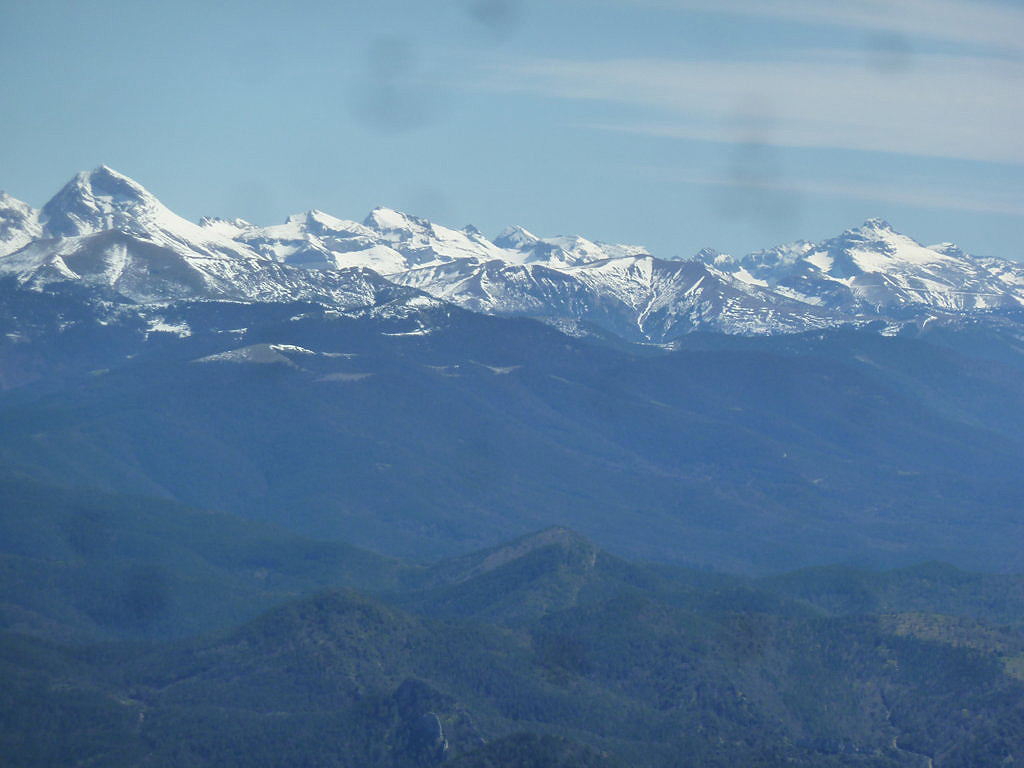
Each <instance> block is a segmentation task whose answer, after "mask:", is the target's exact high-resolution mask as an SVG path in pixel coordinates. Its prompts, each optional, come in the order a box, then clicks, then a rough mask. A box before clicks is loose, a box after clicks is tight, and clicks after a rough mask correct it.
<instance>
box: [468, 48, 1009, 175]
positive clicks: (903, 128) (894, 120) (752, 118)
mask: <svg viewBox="0 0 1024 768" xmlns="http://www.w3.org/2000/svg"><path fill="white" fill-rule="evenodd" d="M1022 83H1024V61H1013V60H1007V59H993V58H989V57H976V56H975V57H972V56H946V55H919V56H917V57H915V65H914V66H913V67H912V68H910V69H908V70H907V71H905V72H902V73H900V74H899V75H898V76H884V77H883V76H881V75H880V74H879V73H878V72H877V71H873V70H871V69H870V68H868V67H865V66H864V62H863V60H862V59H861V58H858V57H857V56H855V55H853V54H850V53H848V52H839V51H836V52H829V51H818V52H805V53H803V54H799V55H795V54H791V55H788V56H786V57H779V58H776V59H772V60H766V61H750V60H743V61H730V60H721V59H715V60H709V59H702V60H671V59H669V60H660V59H659V60H655V59H619V60H567V59H544V60H536V59H529V60H518V61H505V62H502V63H500V64H498V65H496V66H494V67H493V68H491V69H490V70H489V71H488V72H487V73H486V74H484V75H483V77H482V80H481V81H480V82H479V83H478V85H481V86H482V87H486V88H491V89H497V90H505V91H513V92H522V93H526V94H531V95H537V96H544V97H549V98H555V99H567V100H588V101H597V102H604V103H607V104H609V105H611V107H612V109H611V110H610V114H609V117H608V119H607V120H606V121H605V122H604V123H602V124H601V125H600V127H603V128H606V129H611V130H617V131H627V132H634V133H640V134H647V135H653V136H663V137H676V138H681V139H697V140H704V141H720V142H756V143H761V144H766V145H777V146H790V147H821V148H841V149H854V150H865V151H875V152H894V153H901V154H913V155H929V156H936V157H944V158H961V159H971V160H982V161H989V162H998V163H1012V164H1024V142H1021V140H1020V137H1021V136H1022V135H1024V99H1021V98H1020V95H1021V84H1022Z"/></svg>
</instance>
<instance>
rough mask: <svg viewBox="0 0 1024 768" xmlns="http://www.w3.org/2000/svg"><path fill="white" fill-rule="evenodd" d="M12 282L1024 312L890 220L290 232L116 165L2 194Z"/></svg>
mask: <svg viewBox="0 0 1024 768" xmlns="http://www.w3.org/2000/svg"><path fill="white" fill-rule="evenodd" d="M0 275H8V276H11V277H13V278H14V279H15V280H16V282H17V285H19V286H21V287H24V288H29V289H34V290H43V289H53V288H56V287H58V286H62V285H69V284H74V285H79V286H83V287H87V288H88V289H89V290H92V291H95V292H97V293H98V294H99V295H102V296H104V297H106V298H107V299H109V300H113V301H118V302H130V303H134V304H138V305H152V304H159V303H161V302H167V301H175V300H231V301H245V302H281V301H310V302H316V303H318V304H321V305H324V306H329V307H331V308H334V309H338V310H341V311H348V310H352V309H356V308H361V307H367V306H373V305H377V304H380V303H381V299H382V298H384V297H386V298H388V299H389V300H393V304H394V305H393V307H392V311H396V312H402V311H403V310H402V307H403V306H404V307H406V308H408V307H409V306H413V307H420V306H424V305H429V304H430V303H431V302H432V301H434V302H436V301H441V302H445V303H447V304H452V305H456V306H458V307H461V308H463V309H468V310H471V311H474V312H482V313H487V314H493V315H500V316H526V317H532V318H537V319H541V320H543V321H545V322H548V323H550V324H552V325H555V326H556V327H558V328H559V329H560V330H562V331H563V332H567V333H571V334H576V335H592V334H595V333H596V334H602V333H604V334H607V333H611V334H614V335H616V336H618V337H621V338H623V339H625V340H627V341H632V342H644V343H666V342H670V341H673V340H675V339H678V338H679V337H681V336H683V335H685V334H687V333H692V332H694V331H716V332H724V333H730V334H746V335H752V334H777V333H792V332H802V331H808V330H814V329H821V328H828V327H836V326H841V325H858V326H863V325H868V324H876V325H877V327H878V329H879V330H881V331H882V332H885V333H898V332H900V331H901V330H904V329H908V328H909V329H916V328H920V327H921V326H923V325H924V324H926V323H935V322H939V323H958V322H963V321H965V320H977V319H981V320H983V321H1001V320H1002V319H1003V318H1004V317H1005V316H1010V317H1012V318H1016V317H1017V316H1018V314H1019V313H1020V312H1021V310H1024V265H1021V264H1020V263H1018V262H1015V261H1010V260H1001V259H994V258H979V257H974V256H971V255H969V254H966V253H964V252H963V251H962V250H961V249H960V248H959V247H957V246H956V245H954V244H952V243H942V244H939V245H933V246H929V247H925V246H922V245H920V244H918V243H916V242H915V241H914V240H912V239H911V238H909V237H907V236H905V235H901V234H899V233H897V232H896V231H895V230H893V228H892V227H891V226H890V225H889V224H887V223H886V222H884V221H882V220H880V219H871V220H869V221H867V222H865V223H864V224H863V225H861V226H860V227H857V228H854V229H850V230H848V231H846V232H843V233H842V234H840V235H838V236H837V237H834V238H832V239H829V240H826V241H824V242H822V243H817V244H814V243H807V242H799V243H794V244H790V245H785V246H780V247H776V248H772V249H768V250H765V251H760V252H757V253H753V254H749V255H747V256H742V257H733V256H729V255H726V254H721V253H718V252H716V251H713V250H710V249H706V250H704V251H701V252H700V253H699V254H697V255H696V256H695V257H694V258H692V259H689V260H676V259H663V258H658V257H656V256H654V255H651V254H650V253H648V251H647V249H645V248H643V247H642V246H635V245H614V244H607V243H600V242H594V241H591V240H588V239H586V238H584V237H579V236H572V237H552V238H541V237H537V236H536V235H533V234H531V233H530V232H528V231H527V230H526V229H524V228H522V227H518V226H516V227H510V228H508V229H506V230H505V231H503V232H502V233H500V234H499V235H498V236H496V237H495V238H494V239H493V240H489V239H487V238H486V237H484V236H483V235H482V234H481V233H480V232H479V231H477V230H476V229H475V228H473V227H471V226H467V227H464V228H462V229H450V228H448V227H444V226H441V225H439V224H435V223H432V222H430V221H427V220H425V219H421V218H417V217H415V216H410V215H408V214H404V213H400V212H398V211H395V210H391V209H388V208H377V209H375V210H373V211H371V212H370V214H369V215H368V216H367V217H366V219H365V220H364V221H363V222H362V223H358V222H355V221H348V220H343V219H338V218H335V217H334V216H331V215H328V214H326V213H323V212H321V211H316V210H313V211H309V212H307V213H304V214H298V215H295V216H291V217H289V218H288V220H287V221H286V222H285V223H284V224H280V225H274V226H258V225H255V224H251V223H249V222H247V221H243V220H238V219H236V220H225V219H219V218H204V219H202V220H200V221H199V222H198V223H192V222H189V221H187V220H185V219H183V218H181V217H180V216H177V215H176V214H174V213H173V212H172V211H170V210H169V209H168V208H166V207H165V206H164V205H163V204H162V203H160V201H159V200H158V199H157V198H156V197H155V196H153V195H152V194H151V193H150V192H148V191H147V190H146V189H145V188H143V187H142V186H141V185H139V184H138V183H137V182H135V181H133V180H132V179H130V178H128V177H126V176H124V175H122V174H120V173H118V172H116V171H114V170H113V169H111V168H108V167H106V166H100V167H99V168H96V169H95V170H93V171H90V172H86V173H80V174H78V175H77V176H75V177H74V178H73V179H72V180H71V181H70V182H69V183H68V184H67V185H66V186H65V187H64V188H63V189H62V190H61V191H60V192H58V193H57V194H56V195H55V196H54V197H53V199H51V200H50V201H49V202H48V203H46V204H45V205H44V206H43V207H42V209H40V210H35V209H32V208H31V207H30V206H28V205H26V204H24V203H22V202H20V201H18V200H16V199H14V198H13V197H10V196H9V195H6V194H2V195H0ZM405 311H408V310H405Z"/></svg>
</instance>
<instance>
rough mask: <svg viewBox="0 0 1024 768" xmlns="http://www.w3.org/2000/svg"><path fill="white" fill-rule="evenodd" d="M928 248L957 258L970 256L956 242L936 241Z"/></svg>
mask: <svg viewBox="0 0 1024 768" xmlns="http://www.w3.org/2000/svg"><path fill="white" fill-rule="evenodd" d="M928 250H930V251H935V252H936V253H941V254H942V255H943V256H951V257H953V258H955V259H965V258H968V254H967V253H966V252H965V251H964V250H963V248H961V247H960V246H959V245H957V244H956V243H936V244H935V245H929V246H928Z"/></svg>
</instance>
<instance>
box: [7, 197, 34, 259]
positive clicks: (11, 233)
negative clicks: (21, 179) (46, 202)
mask: <svg viewBox="0 0 1024 768" xmlns="http://www.w3.org/2000/svg"><path fill="white" fill-rule="evenodd" d="M39 237H42V227H41V226H40V224H39V211H37V210H36V209H35V208H33V207H32V206H30V205H29V204H28V203H23V202H22V201H21V200H18V199H17V198H16V197H11V195H9V194H7V193H6V192H0V256H4V255H6V254H8V253H13V252H14V251H16V250H18V249H19V248H21V247H22V246H24V245H27V244H28V243H30V242H31V241H32V240H35V239H36V238H39Z"/></svg>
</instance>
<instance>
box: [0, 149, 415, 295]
mask: <svg viewBox="0 0 1024 768" xmlns="http://www.w3.org/2000/svg"><path fill="white" fill-rule="evenodd" d="M10 210H15V211H22V209H20V208H16V207H15V206H13V205H12V206H10ZM22 213H23V216H22V224H21V229H20V230H12V233H13V234H12V235H10V236H9V241H10V242H12V243H15V244H16V243H17V242H18V241H19V239H21V240H24V239H26V237H27V238H28V242H27V244H25V245H23V246H22V247H20V248H19V249H17V250H13V251H12V252H9V253H7V254H6V255H5V256H3V258H0V275H3V274H8V275H14V276H15V278H16V279H17V281H18V283H19V284H20V285H22V286H23V287H27V288H30V289H35V290H43V289H45V288H47V287H48V286H51V285H55V284H61V283H76V284H80V285H84V286H87V287H89V288H93V289H96V290H99V291H102V292H104V293H108V294H114V295H117V296H120V297H121V298H122V299H126V300H129V301H132V302H135V303H140V304H146V303H157V302H165V301H173V300H179V299H233V300H239V301H296V300H311V301H321V302H327V303H331V304H336V305H338V306H340V307H352V306H364V305H366V304H368V303H373V302H374V301H375V300H376V298H377V296H378V294H379V293H380V292H381V291H386V292H391V293H395V291H394V286H393V285H392V284H390V283H388V282H387V281H385V280H383V279H382V278H381V277H380V275H379V274H377V273H376V272H374V271H372V270H369V269H366V268H363V267H360V266H354V267H347V268H343V269H338V268H335V269H331V270H319V271H310V270H307V269H302V268H298V267H293V266H290V265H288V264H287V263H282V261H281V260H279V259H276V258H273V257H272V256H270V255H265V254H263V253H260V252H259V251H258V250H256V249H254V248H253V247H251V246H249V245H248V244H247V243H245V242H244V241H240V240H236V239H233V238H232V237H231V236H230V235H231V232H230V231H227V232H226V231H225V229H224V228H215V227H209V226H207V227H203V226H199V225H197V224H193V223H192V222H190V221H187V220H186V219H183V218H182V217H180V216H178V215H177V214H175V213H173V212H172V211H170V210H169V209H168V208H166V207H165V206H164V205H163V204H162V203H161V202H160V201H159V200H157V198H156V197H154V196H153V195H152V194H150V193H149V192H148V191H147V190H146V189H144V188H143V187H142V186H141V185H139V184H138V183H136V182H135V181H133V180H132V179H129V178H128V177H127V176H124V175H122V174H119V173H118V172H117V171H114V170H113V169H111V168H107V167H106V166H101V167H99V168H97V169H95V170H93V171H90V172H88V173H80V174H78V175H77V176H75V178H73V179H72V180H71V181H70V182H68V184H67V185H65V187H64V188H63V189H62V190H61V191H60V192H58V193H57V195H56V196H54V197H53V199H51V200H50V201H49V202H48V203H47V204H46V205H45V206H43V208H42V210H41V211H40V212H39V214H38V215H37V216H35V217H33V216H32V215H31V212H24V211H22ZM33 227H34V229H33Z"/></svg>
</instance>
